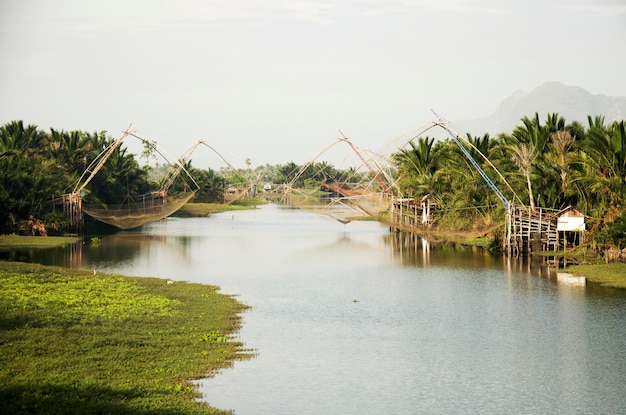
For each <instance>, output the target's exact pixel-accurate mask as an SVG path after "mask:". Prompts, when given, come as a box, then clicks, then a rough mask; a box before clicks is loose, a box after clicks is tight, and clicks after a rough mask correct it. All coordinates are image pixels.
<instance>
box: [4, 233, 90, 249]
mask: <svg viewBox="0 0 626 415" xmlns="http://www.w3.org/2000/svg"><path fill="white" fill-rule="evenodd" d="M78 241H80V238H79V237H76V236H24V235H0V251H7V250H11V249H18V248H20V249H31V248H37V249H41V248H54V247H57V246H64V245H69V244H73V243H76V242H78Z"/></svg>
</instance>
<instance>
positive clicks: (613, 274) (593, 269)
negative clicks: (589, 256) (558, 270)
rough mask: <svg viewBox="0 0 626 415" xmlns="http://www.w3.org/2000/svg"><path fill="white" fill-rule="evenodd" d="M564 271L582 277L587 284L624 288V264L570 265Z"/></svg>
mask: <svg viewBox="0 0 626 415" xmlns="http://www.w3.org/2000/svg"><path fill="white" fill-rule="evenodd" d="M565 270H566V271H567V272H569V273H572V274H575V275H581V276H584V277H585V278H587V281H589V282H593V283H599V284H601V285H604V286H606V287H613V288H626V264H622V263H619V264H616V263H611V264H585V265H571V266H569V267H567V268H566V269H565Z"/></svg>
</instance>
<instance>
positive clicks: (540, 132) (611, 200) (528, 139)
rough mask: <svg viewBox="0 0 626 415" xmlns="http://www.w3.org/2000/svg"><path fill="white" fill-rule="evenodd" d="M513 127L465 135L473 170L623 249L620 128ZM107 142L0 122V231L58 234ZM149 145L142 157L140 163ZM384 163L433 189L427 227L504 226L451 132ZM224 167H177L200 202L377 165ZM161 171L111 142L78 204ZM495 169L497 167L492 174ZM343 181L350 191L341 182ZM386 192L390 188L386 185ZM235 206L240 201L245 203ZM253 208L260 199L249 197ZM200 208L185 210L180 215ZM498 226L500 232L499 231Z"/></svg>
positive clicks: (143, 188)
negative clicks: (31, 228)
mask: <svg viewBox="0 0 626 415" xmlns="http://www.w3.org/2000/svg"><path fill="white" fill-rule="evenodd" d="M520 121H521V123H520V125H518V126H517V127H515V128H514V129H513V131H511V132H510V133H503V134H500V135H498V136H497V137H491V136H490V135H489V134H483V135H482V136H473V135H471V134H469V133H468V134H467V135H466V141H467V142H468V143H469V144H467V145H466V146H465V150H466V151H467V152H469V154H470V155H471V156H472V157H473V158H474V160H476V162H477V163H479V164H480V165H481V167H482V168H483V170H484V171H485V174H487V175H488V176H489V178H490V179H491V180H492V181H493V182H494V183H495V184H496V185H497V186H498V188H499V189H500V191H501V192H502V193H503V194H504V196H505V197H506V198H507V199H508V200H510V201H513V202H514V203H515V204H517V205H524V206H530V207H531V209H533V208H537V209H539V208H541V209H543V210H544V211H547V210H554V211H558V210H561V209H564V208H566V207H568V206H572V207H574V208H576V209H577V210H578V211H580V212H582V213H583V214H585V215H587V216H588V217H589V219H588V220H587V224H588V230H589V232H588V233H587V235H586V236H587V238H588V240H589V241H591V243H592V248H593V249H597V250H600V251H601V250H602V249H604V248H606V247H617V248H621V247H623V246H624V244H626V238H624V229H626V211H625V210H624V208H623V206H626V123H625V122H624V121H615V122H612V123H608V124H607V123H606V122H605V119H604V117H602V116H595V117H591V116H589V117H588V119H587V123H586V125H583V124H582V123H580V122H578V121H574V122H571V123H566V121H565V119H564V118H563V117H560V116H559V115H558V114H550V113H549V114H547V115H546V119H545V121H541V120H540V117H539V114H537V113H535V114H534V116H531V117H527V116H524V117H522V118H521V119H520ZM113 141H114V139H113V138H111V137H108V136H107V135H106V133H105V132H96V133H92V134H90V133H85V132H81V131H71V132H65V131H58V130H53V129H51V130H50V132H49V133H47V132H44V131H41V130H38V129H37V127H36V126H32V125H30V126H25V125H24V124H23V122H22V121H13V122H11V123H8V124H6V125H4V126H2V127H1V128H0V234H1V233H9V232H16V233H19V232H24V231H27V230H28V229H26V228H27V226H28V225H27V224H25V223H28V221H29V219H30V218H31V217H32V218H34V219H36V220H40V221H42V222H43V223H44V224H45V226H46V228H47V229H48V232H49V233H50V232H59V233H60V232H61V231H62V230H63V229H64V218H63V216H62V215H61V214H60V211H59V210H58V209H57V210H56V211H54V210H52V204H51V203H49V202H50V200H51V199H52V198H53V196H54V195H56V196H58V195H62V194H65V193H67V191H68V190H67V189H71V188H72V185H73V184H75V183H76V182H77V180H78V178H79V177H80V175H81V174H82V173H83V172H84V171H85V168H86V167H87V166H88V165H89V163H90V162H91V161H92V160H93V159H94V158H95V157H96V156H97V155H98V154H99V152H100V150H101V149H102V148H104V147H106V146H107V145H108V144H110V143H112V142H113ZM152 151H153V149H152V148H151V147H150V146H149V145H146V152H144V154H142V155H141V157H145V158H146V160H148V159H149V158H150V157H151V152H152ZM391 160H392V163H391V165H388V166H380V167H381V168H383V167H384V172H385V174H384V175H378V176H377V179H381V177H382V176H385V178H387V177H393V178H394V179H393V180H394V181H395V183H394V184H397V186H398V187H399V193H398V194H399V195H402V196H406V197H412V198H415V199H420V198H422V197H423V196H425V195H430V197H431V199H432V200H433V201H435V202H436V203H437V205H438V209H436V214H435V215H436V216H435V224H436V225H437V226H438V227H440V228H441V229H442V230H444V231H455V232H457V231H458V232H465V231H467V232H478V231H480V230H482V229H493V228H495V225H497V224H501V223H503V219H504V215H505V208H504V206H503V204H502V202H501V201H500V200H499V198H498V196H497V195H496V194H495V192H494V191H493V190H492V189H491V188H490V187H489V186H488V185H487V183H486V182H485V180H484V178H483V177H482V176H481V174H479V173H478V172H477V171H476V169H475V168H474V166H472V164H471V163H470V162H469V161H468V159H467V158H466V157H465V156H464V154H463V151H462V150H461V149H460V148H459V147H458V146H457V144H456V142H455V141H454V140H452V139H445V140H435V139H434V138H432V137H427V136H426V137H418V138H416V139H415V140H413V141H411V142H410V143H408V144H407V146H405V147H403V148H400V149H398V150H397V152H396V153H394V154H393V155H392V157H391ZM246 166H247V167H246V168H244V169H240V170H237V169H234V168H232V166H229V167H228V168H224V167H222V168H221V169H220V170H219V171H218V172H216V171H213V170H211V169H208V170H200V169H195V168H193V166H191V164H190V162H188V163H187V164H186V166H185V169H186V170H187V171H189V172H190V173H191V175H192V176H193V177H194V178H195V181H196V182H197V183H198V185H199V186H200V190H199V191H198V192H197V194H196V199H195V200H194V202H196V203H203V204H204V203H206V204H219V203H224V202H225V201H227V199H228V197H231V196H229V195H226V194H225V193H227V191H226V190H227V189H229V190H228V191H229V192H233V193H234V194H236V195H237V196H236V198H237V199H238V203H239V199H240V198H241V197H242V196H249V195H256V194H258V192H259V190H260V188H262V186H263V184H264V183H271V184H272V185H273V187H274V188H277V187H278V186H279V185H281V184H288V186H287V187H289V188H298V189H306V190H310V191H313V192H319V191H321V190H324V185H325V184H326V185H330V184H331V183H333V184H337V183H339V184H342V185H344V184H353V185H355V187H358V186H356V185H357V184H359V183H361V182H374V181H375V180H374V174H375V173H374V172H372V171H368V172H366V173H362V172H359V171H358V170H356V169H354V168H349V169H347V170H339V169H336V168H335V167H333V166H332V165H330V164H328V163H327V162H324V161H322V162H315V163H311V164H306V165H303V166H299V165H298V164H296V163H294V162H289V163H286V164H284V165H277V166H269V165H266V166H259V167H256V168H254V169H253V168H251V162H250V160H249V159H248V160H246ZM165 167H166V166H157V167H148V166H144V167H140V166H139V164H138V163H137V161H136V160H135V158H134V156H133V155H132V154H127V153H126V149H125V148H124V147H122V146H120V147H118V148H117V149H116V151H115V152H114V153H113V155H112V156H111V157H110V159H109V160H108V161H107V163H105V165H104V167H103V169H102V170H101V171H100V172H99V173H98V174H97V175H96V176H95V177H94V178H93V180H92V181H91V183H90V184H89V186H88V187H87V188H86V189H85V195H84V201H85V202H86V203H105V204H109V205H113V204H119V203H122V202H124V201H125V200H127V199H128V197H129V195H131V196H135V195H139V194H145V193H147V192H150V191H153V190H155V189H159V188H160V185H161V182H160V181H159V180H163V178H162V176H163V175H162V174H155V172H160V173H163V170H164V169H165ZM496 169H497V170H496ZM185 186H186V183H184V182H183V180H182V178H179V179H177V180H176V181H175V182H174V183H173V184H172V186H171V188H170V189H172V190H173V191H174V192H175V191H180V190H181V189H183V188H185ZM348 187H349V186H348ZM390 187H391V186H390ZM242 203H243V202H242ZM254 203H256V202H254ZM202 211H203V209H200V208H199V207H198V208H196V209H194V208H189V209H187V212H186V213H184V212H183V213H182V214H188V215H201V214H202ZM498 232H502V230H501V228H500V230H499V231H498Z"/></svg>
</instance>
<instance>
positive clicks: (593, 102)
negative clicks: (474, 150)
mask: <svg viewBox="0 0 626 415" xmlns="http://www.w3.org/2000/svg"><path fill="white" fill-rule="evenodd" d="M535 112H537V113H538V114H539V120H540V121H541V122H542V123H544V122H545V120H546V118H547V114H548V113H558V114H559V115H560V116H561V117H563V118H565V122H566V123H570V122H572V121H579V122H581V123H582V124H583V125H584V126H587V125H588V123H587V116H588V115H591V116H596V115H602V116H604V118H605V122H606V123H607V124H608V123H610V122H612V121H615V120H623V119H626V97H608V96H606V95H601V94H596V95H593V94H591V93H589V92H588V91H586V90H584V89H583V88H579V87H575V86H568V85H564V84H561V83H559V82H548V83H545V84H543V85H541V86H539V87H538V88H536V89H534V90H533V91H532V92H531V93H530V94H527V93H526V92H524V91H517V92H515V93H514V94H513V95H511V96H510V97H508V98H507V99H505V100H504V101H502V104H500V107H499V108H498V109H497V110H496V111H495V112H494V113H493V114H491V115H490V116H488V117H484V118H477V119H474V120H464V121H455V122H453V124H454V126H455V127H456V128H457V129H459V130H461V132H469V133H471V134H472V135H474V136H477V135H483V134H484V133H486V132H488V133H489V134H490V135H491V136H495V135H497V134H499V133H502V132H505V133H509V132H511V131H513V129H514V128H515V127H516V126H518V125H521V124H522V122H521V121H520V120H521V119H522V118H523V117H529V118H532V117H534V115H535Z"/></svg>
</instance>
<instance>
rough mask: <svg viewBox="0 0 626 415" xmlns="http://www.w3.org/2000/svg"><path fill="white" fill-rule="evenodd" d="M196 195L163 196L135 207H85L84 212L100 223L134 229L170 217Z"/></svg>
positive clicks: (190, 193) (139, 203) (193, 192)
mask: <svg viewBox="0 0 626 415" xmlns="http://www.w3.org/2000/svg"><path fill="white" fill-rule="evenodd" d="M195 193H196V192H195V191H192V192H186V193H183V194H181V195H179V196H177V197H172V196H168V195H165V194H161V195H159V196H158V197H152V198H145V199H142V200H141V201H140V202H138V203H135V204H133V205H131V204H124V205H114V206H108V207H107V208H105V209H97V208H87V207H85V206H84V205H83V212H85V213H86V214H88V215H89V216H91V217H93V218H94V219H97V220H99V221H100V222H104V223H108V224H109V225H113V226H116V227H118V228H120V229H132V228H137V227H139V226H141V225H143V224H146V223H148V222H154V221H157V220H160V219H163V218H165V217H167V216H170V215H171V214H172V213H174V212H176V211H177V210H178V209H180V208H181V207H182V206H183V205H184V204H185V203H187V202H188V201H189V200H190V199H191V198H192V197H193V196H194V195H195Z"/></svg>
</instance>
